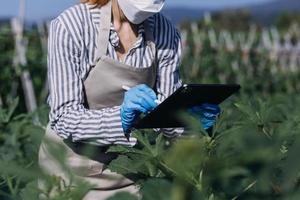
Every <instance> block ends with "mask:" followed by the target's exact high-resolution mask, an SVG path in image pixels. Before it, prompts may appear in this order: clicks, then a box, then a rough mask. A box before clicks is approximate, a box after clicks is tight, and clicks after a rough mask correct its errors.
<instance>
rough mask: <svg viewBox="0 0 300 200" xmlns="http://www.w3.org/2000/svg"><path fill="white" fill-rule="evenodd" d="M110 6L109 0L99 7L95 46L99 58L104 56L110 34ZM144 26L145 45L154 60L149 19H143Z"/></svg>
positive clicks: (153, 46)
mask: <svg viewBox="0 0 300 200" xmlns="http://www.w3.org/2000/svg"><path fill="white" fill-rule="evenodd" d="M111 7H112V1H109V2H108V3H107V4H105V5H104V6H102V7H101V11H100V12H101V13H100V29H99V34H98V35H99V36H98V44H97V45H98V48H97V54H96V55H97V56H98V58H99V59H101V58H102V57H104V56H106V53H107V49H108V44H109V35H110V26H111V14H112V13H111ZM144 27H145V37H146V42H147V45H150V47H151V49H152V52H153V55H154V58H153V59H154V60H155V59H156V58H155V57H156V45H155V42H154V37H153V33H152V31H151V28H150V23H149V20H148V19H147V20H145V22H144Z"/></svg>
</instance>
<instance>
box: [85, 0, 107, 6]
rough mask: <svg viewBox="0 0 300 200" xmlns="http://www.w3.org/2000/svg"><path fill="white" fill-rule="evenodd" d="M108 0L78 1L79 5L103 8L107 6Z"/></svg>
mask: <svg viewBox="0 0 300 200" xmlns="http://www.w3.org/2000/svg"><path fill="white" fill-rule="evenodd" d="M109 1H110V0H80V2H81V3H89V4H93V5H99V6H103V5H105V4H107V3H108V2H109Z"/></svg>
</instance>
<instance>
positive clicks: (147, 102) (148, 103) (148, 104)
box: [131, 91, 157, 111]
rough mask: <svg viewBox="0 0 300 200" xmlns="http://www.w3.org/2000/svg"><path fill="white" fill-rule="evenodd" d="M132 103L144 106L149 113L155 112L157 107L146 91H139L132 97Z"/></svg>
mask: <svg viewBox="0 0 300 200" xmlns="http://www.w3.org/2000/svg"><path fill="white" fill-rule="evenodd" d="M131 102H133V103H135V104H139V105H140V106H143V107H144V108H145V109H146V110H148V111H150V110H153V109H154V108H155V107H157V104H156V103H155V100H154V99H153V98H152V97H151V96H150V95H149V94H148V93H146V92H144V91H139V92H137V93H135V94H134V95H133V96H132V97H131Z"/></svg>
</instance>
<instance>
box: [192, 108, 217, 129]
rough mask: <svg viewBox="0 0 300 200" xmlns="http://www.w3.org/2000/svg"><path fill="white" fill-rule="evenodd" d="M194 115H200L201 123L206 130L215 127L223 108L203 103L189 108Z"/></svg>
mask: <svg viewBox="0 0 300 200" xmlns="http://www.w3.org/2000/svg"><path fill="white" fill-rule="evenodd" d="M188 111H189V112H190V113H191V114H192V115H195V116H197V117H200V121H201V124H202V126H203V128H204V129H205V130H208V129H210V128H212V127H213V125H214V124H215V122H216V119H217V117H218V115H219V114H220V112H221V109H220V107H219V106H218V105H215V104H208V103H205V104H202V105H200V106H194V107H192V108H190V109H189V110H188Z"/></svg>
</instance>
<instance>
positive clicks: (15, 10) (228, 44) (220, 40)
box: [0, 0, 300, 199]
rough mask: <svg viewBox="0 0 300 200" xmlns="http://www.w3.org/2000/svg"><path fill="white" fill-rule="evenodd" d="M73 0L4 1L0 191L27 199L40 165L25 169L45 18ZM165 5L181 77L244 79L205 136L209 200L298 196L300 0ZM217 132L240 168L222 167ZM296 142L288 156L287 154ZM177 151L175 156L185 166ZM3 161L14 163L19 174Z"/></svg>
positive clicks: (40, 102) (34, 137)
mask: <svg viewBox="0 0 300 200" xmlns="http://www.w3.org/2000/svg"><path fill="white" fill-rule="evenodd" d="M76 3H78V1H76V0H63V1H62V0H10V1H3V2H2V4H1V6H0V69H1V72H0V170H1V171H2V172H3V174H1V176H0V199H20V198H21V196H22V199H26V198H23V197H24V196H25V197H28V198H27V199H33V198H32V196H30V195H31V193H33V189H32V188H34V187H32V185H31V183H34V182H36V174H34V173H33V172H32V171H31V172H32V173H33V174H32V173H29V172H28V171H22V170H24V169H37V168H35V167H37V152H38V147H39V144H40V139H41V137H42V136H43V133H44V130H45V127H46V125H47V122H48V112H49V108H48V106H47V104H46V98H47V95H48V84H47V76H46V75H47V38H48V28H49V22H50V21H51V19H53V18H55V17H56V16H57V15H59V13H61V12H62V11H63V10H64V9H66V8H68V7H69V6H72V5H74V4H76ZM162 12H163V13H164V14H165V16H167V17H168V18H169V19H170V20H171V21H172V22H173V23H174V24H175V25H176V27H177V28H178V30H179V31H180V33H181V37H182V42H183V58H182V65H181V68H180V70H181V75H182V78H183V80H184V82H185V83H237V84H240V85H241V86H242V89H241V92H240V93H239V94H238V95H235V96H234V97H233V98H232V99H231V100H228V101H227V102H226V103H225V104H223V105H222V107H223V110H224V113H223V115H222V116H224V119H222V120H220V124H221V125H219V126H217V127H216V128H215V130H214V131H213V133H214V134H213V135H214V136H217V137H212V138H210V139H207V140H205V141H209V147H210V148H211V149H210V151H209V152H210V153H209V154H208V155H205V156H207V157H205V158H206V159H203V160H205V162H206V161H207V160H209V161H212V163H213V164H214V163H215V164H216V163H217V165H215V166H218V167H215V168H214V167H212V170H211V171H209V170H208V171H209V172H210V174H208V175H206V174H205V173H204V174H202V172H201V177H199V180H200V178H201V180H202V175H203V177H204V178H203V179H205V180H207V181H208V182H207V183H205V184H206V185H207V186H208V188H207V191H209V193H207V194H206V195H204V196H205V197H207V198H205V199H218V198H214V196H215V197H218V196H221V197H223V198H220V199H238V198H237V197H239V196H240V195H242V194H244V193H246V195H250V197H249V199H285V198H287V197H289V196H288V195H296V196H294V199H299V198H300V190H299V185H300V184H299V183H300V178H299V174H300V173H299V171H300V163H299V162H298V160H299V159H298V157H297V155H298V153H297V152H299V151H300V145H299V143H300V142H299V141H300V137H299V132H300V99H299V95H298V93H299V92H300V82H299V80H300V1H299V0H184V1H182V0H170V1H167V2H166V6H165V8H164V10H163V11H162ZM241 127H243V129H239V128H241ZM224 135H225V137H224ZM220 138H221V141H222V145H223V146H222V148H223V149H222V148H221V150H222V151H221V152H219V154H218V155H219V156H220V155H222V156H223V154H225V155H224V156H225V157H226V156H227V157H226V158H228V157H229V158H230V159H229V161H228V163H229V165H230V169H237V170H236V171H223V169H226V167H228V163H227V165H226V164H225V163H224V162H223V157H222V156H220V157H218V156H216V155H215V154H214V153H215V152H218V148H219V144H220V143H218V142H219V139H220ZM222 138H223V140H222ZM224 138H225V139H224ZM249 141H251V142H252V143H251V142H250V143H249ZM270 141H271V142H270ZM293 141H296V142H295V144H296V147H295V148H294V149H293V151H291V153H293V155H294V157H292V159H291V158H290V159H285V158H286V156H287V155H288V153H289V148H290V147H291V146H292V144H294V143H293ZM297 141H298V142H297ZM205 144H206V143H205ZM226 145H227V146H226ZM253 145H254V146H255V148H253ZM278 145H279V147H280V148H279V147H278ZM266 150H268V152H269V153H268V152H267V153H266ZM269 150H270V151H269ZM211 152H213V153H211ZM232 152H234V153H232ZM270 152H272V153H270ZM274 152H275V153H274ZM265 153H266V154H265ZM237 154H239V155H241V156H240V157H236V156H235V155H237ZM173 156H174V157H176V159H174V160H179V163H176V162H175V161H174V162H175V164H176V165H178V166H181V165H183V163H184V162H180V158H178V157H177V156H176V155H175V154H174V155H173ZM230 156H231V157H230ZM195 157H198V155H195ZM177 158H178V159H177ZM182 159H184V156H183V158H182ZM210 159H212V160H210ZM285 161H288V163H284V164H283V163H282V162H285ZM295 161H297V162H295ZM177 162H178V161H177ZM199 162H200V161H199ZM201 162H202V161H201ZM7 163H12V164H13V166H14V167H15V166H19V168H18V172H19V173H17V174H16V171H14V170H12V169H13V167H10V166H11V165H7ZM175 164H174V165H175ZM185 164H186V163H185ZM225 165H226V166H225ZM197 166H198V165H197ZM201 166H202V165H201ZM282 166H283V167H282ZM8 169H9V170H8ZM281 169H282V170H281ZM10 170H12V171H10ZM214 170H216V171H214ZM196 171H197V170H196ZM285 171H286V172H289V174H287V175H286V176H285V175H284V172H285ZM4 172H5V173H4ZM217 172H218V173H217ZM223 172H224V174H221V173H223ZM218 175H220V176H218ZM283 175H284V176H283ZM282 176H283V177H285V178H282V179H280V178H278V177H282ZM205 177H206V178H205ZM232 178H233V179H234V180H233V181H234V183H235V184H232V183H233V182H231V181H232ZM245 178H246V179H245ZM196 179H198V178H196ZM260 179H261V180H264V181H262V182H259V180H260ZM209 181H214V182H213V183H212V182H209ZM242 181H243V182H242ZM177 183H181V182H180V181H179V182H177ZM205 184H203V185H204V186H205ZM185 185H186V184H185ZM197 187H198V189H199V188H200V189H201V192H203V191H206V190H205V189H203V188H202V187H200V186H199V185H197ZM252 188H254V189H253V190H252ZM158 189H159V188H158ZM200 189H199V190H200ZM20 191H23V193H20ZM24 192H25V193H24ZM162 192H163V191H162ZM35 194H36V193H35ZM20 195H21V196H20ZM211 195H213V196H211ZM222 195H223V196H222ZM251 195H254V196H251ZM272 195H274V196H273V197H274V198H271V196H272ZM297 195H298V196H297ZM234 197H236V198H234ZM275 197H276V198H275ZM277 197H279V198H277ZM281 197H282V198H281ZM283 197H284V198H283ZM183 199H184V198H183ZM196 199H200V198H196ZM288 199H289V198H288ZM292 199H293V198H292Z"/></svg>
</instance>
